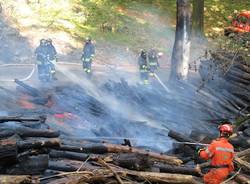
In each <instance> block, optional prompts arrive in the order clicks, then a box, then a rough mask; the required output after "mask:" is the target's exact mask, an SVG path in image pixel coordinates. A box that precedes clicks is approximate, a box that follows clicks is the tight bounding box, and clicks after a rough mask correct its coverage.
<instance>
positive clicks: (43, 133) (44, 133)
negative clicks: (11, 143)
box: [16, 127, 60, 138]
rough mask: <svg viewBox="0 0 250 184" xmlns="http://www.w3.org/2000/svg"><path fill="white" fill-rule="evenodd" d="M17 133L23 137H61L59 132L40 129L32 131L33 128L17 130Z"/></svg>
mask: <svg viewBox="0 0 250 184" xmlns="http://www.w3.org/2000/svg"><path fill="white" fill-rule="evenodd" d="M16 132H17V134H18V135H20V136H21V137H47V138H55V137H59V135H60V133H59V132H58V131H52V130H38V129H32V128H28V127H20V128H16Z"/></svg>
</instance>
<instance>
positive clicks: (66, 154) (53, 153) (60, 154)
mask: <svg viewBox="0 0 250 184" xmlns="http://www.w3.org/2000/svg"><path fill="white" fill-rule="evenodd" d="M49 157H50V158H66V159H70V160H79V161H84V160H86V159H87V158H88V157H89V155H87V154H84V153H75V152H70V151H57V150H50V153H49Z"/></svg>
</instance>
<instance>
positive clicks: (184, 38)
mask: <svg viewBox="0 0 250 184" xmlns="http://www.w3.org/2000/svg"><path fill="white" fill-rule="evenodd" d="M176 19H177V24H176V32H175V43H174V49H173V53H172V58H171V63H172V68H171V75H170V78H171V80H176V79H186V78H187V75H188V67H189V66H188V63H189V57H190V45H191V41H190V34H191V4H190V0H177V18H176Z"/></svg>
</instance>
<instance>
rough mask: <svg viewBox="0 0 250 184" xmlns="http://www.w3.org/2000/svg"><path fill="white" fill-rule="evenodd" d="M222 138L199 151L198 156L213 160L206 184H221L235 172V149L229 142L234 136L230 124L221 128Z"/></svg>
mask: <svg viewBox="0 0 250 184" xmlns="http://www.w3.org/2000/svg"><path fill="white" fill-rule="evenodd" d="M219 131H220V137H219V138H217V139H216V140H214V141H212V143H211V144H210V145H209V146H208V147H207V148H202V149H199V150H198V155H199V157H201V158H202V159H204V160H209V159H210V160H211V163H210V167H209V168H211V169H210V171H209V172H208V173H207V174H205V175H204V178H203V179H204V182H205V184H220V183H221V182H223V181H224V180H225V179H226V178H227V176H228V175H229V174H230V172H232V171H233V170H234V165H233V157H234V147H233V146H232V145H231V144H230V143H229V142H228V138H229V137H230V136H231V135H232V134H233V128H232V125H231V124H230V123H224V124H222V125H220V126H219Z"/></svg>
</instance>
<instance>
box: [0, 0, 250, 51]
mask: <svg viewBox="0 0 250 184" xmlns="http://www.w3.org/2000/svg"><path fill="white" fill-rule="evenodd" d="M2 1H3V2H4V3H5V4H7V5H10V6H16V8H18V7H19V5H15V3H16V1H15V0H2ZM28 6H29V7H30V8H31V9H32V11H33V15H34V16H32V17H30V15H29V14H26V13H24V12H26V10H24V11H20V10H19V13H18V11H16V9H14V10H13V12H12V13H13V17H24V16H26V17H29V19H30V21H32V20H33V19H34V20H35V21H34V23H33V25H34V24H35V25H36V26H42V27H46V28H47V27H48V28H52V29H55V30H63V31H66V32H68V33H70V34H71V35H72V36H74V37H75V38H78V39H82V38H83V37H85V36H87V35H90V36H92V37H93V38H94V39H96V40H103V41H106V40H108V41H109V42H115V43H119V44H124V45H128V46H132V47H134V48H139V47H144V48H147V47H152V43H156V45H157V47H165V46H163V45H162V44H161V43H160V41H159V40H160V39H161V38H162V37H164V38H165V39H167V40H169V39H172V37H173V33H170V32H171V31H172V32H173V31H174V29H175V28H174V24H175V13H176V0H42V1H40V3H37V1H36V0H30V3H29V5H28ZM21 8H23V7H21ZM243 9H248V10H250V1H246V0H224V1H220V0H205V17H204V22H205V33H206V35H207V36H208V37H215V36H216V35H221V34H223V29H224V27H225V26H226V25H228V24H229V21H228V18H227V17H228V16H229V15H232V14H233V12H234V11H241V10H243ZM166 24H167V25H168V27H166Z"/></svg>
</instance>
